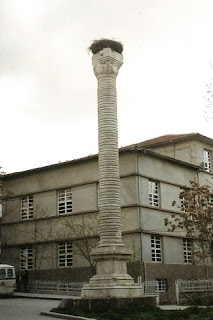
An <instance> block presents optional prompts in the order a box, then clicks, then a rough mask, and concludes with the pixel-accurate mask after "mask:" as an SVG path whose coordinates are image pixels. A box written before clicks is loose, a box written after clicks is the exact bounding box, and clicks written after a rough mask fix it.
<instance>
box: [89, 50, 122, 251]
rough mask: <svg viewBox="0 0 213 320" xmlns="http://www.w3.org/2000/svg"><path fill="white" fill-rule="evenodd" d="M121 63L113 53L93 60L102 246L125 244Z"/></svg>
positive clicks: (100, 244)
mask: <svg viewBox="0 0 213 320" xmlns="http://www.w3.org/2000/svg"><path fill="white" fill-rule="evenodd" d="M109 50H110V49H109ZM119 56H121V55H120V54H119ZM121 65H122V62H121V61H117V60H116V59H113V58H111V57H110V58H109V56H106V57H101V56H100V57H99V59H96V60H95V61H94V60H93V66H94V72H95V75H96V77H97V80H98V142H99V209H100V243H99V246H107V245H110V244H113V245H123V242H122V234H121V207H120V174H119V153H118V125H117V95H116V76H117V73H118V70H119V68H120V66H121Z"/></svg>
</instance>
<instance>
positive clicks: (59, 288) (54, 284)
mask: <svg viewBox="0 0 213 320" xmlns="http://www.w3.org/2000/svg"><path fill="white" fill-rule="evenodd" d="M83 285H84V283H83V282H76V283H75V282H66V281H40V280H35V281H30V282H29V284H28V290H29V291H31V292H46V293H47V292H49V293H58V294H69V295H72V296H80V295H81V289H82V287H83Z"/></svg>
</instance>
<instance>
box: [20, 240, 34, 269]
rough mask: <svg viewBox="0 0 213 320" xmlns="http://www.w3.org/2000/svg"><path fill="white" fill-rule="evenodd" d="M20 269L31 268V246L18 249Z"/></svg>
mask: <svg viewBox="0 0 213 320" xmlns="http://www.w3.org/2000/svg"><path fill="white" fill-rule="evenodd" d="M20 262H21V263H20V269H21V270H32V269H33V249H32V246H25V247H22V248H21V249H20Z"/></svg>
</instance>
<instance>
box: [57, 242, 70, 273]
mask: <svg viewBox="0 0 213 320" xmlns="http://www.w3.org/2000/svg"><path fill="white" fill-rule="evenodd" d="M58 266H59V268H65V267H71V266H72V243H70V242H63V243H59V244H58Z"/></svg>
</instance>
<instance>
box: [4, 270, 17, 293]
mask: <svg viewBox="0 0 213 320" xmlns="http://www.w3.org/2000/svg"><path fill="white" fill-rule="evenodd" d="M15 287H16V275H15V268H14V266H10V265H9V264H0V297H1V296H13V293H14V290H15Z"/></svg>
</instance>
